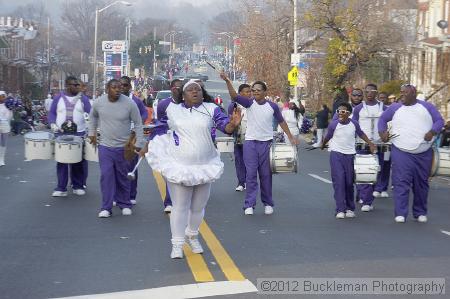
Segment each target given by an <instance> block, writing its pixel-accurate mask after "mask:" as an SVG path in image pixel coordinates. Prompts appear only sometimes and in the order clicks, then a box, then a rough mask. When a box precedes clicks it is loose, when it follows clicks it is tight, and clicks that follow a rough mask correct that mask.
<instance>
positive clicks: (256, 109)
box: [234, 95, 284, 210]
mask: <svg viewBox="0 0 450 299" xmlns="http://www.w3.org/2000/svg"><path fill="white" fill-rule="evenodd" d="M234 100H235V101H236V102H237V103H239V104H240V105H242V106H244V107H245V108H246V109H247V131H246V133H245V142H244V162H245V169H246V171H247V177H246V185H247V192H246V194H245V202H244V210H245V209H246V208H254V207H255V205H256V196H257V194H258V180H257V175H259V181H260V183H261V186H260V188H261V201H262V202H263V204H264V206H272V207H273V206H274V203H273V200H272V172H271V170H270V147H271V145H272V139H273V127H272V123H273V119H275V120H276V122H277V123H278V124H280V123H282V122H283V121H284V119H283V116H282V115H281V111H280V108H279V107H278V105H277V104H275V103H273V102H269V101H263V102H261V103H258V102H257V101H256V100H255V99H254V98H246V97H243V96H240V95H238V96H237V97H236V99H234Z"/></svg>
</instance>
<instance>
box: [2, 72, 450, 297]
mask: <svg viewBox="0 0 450 299" xmlns="http://www.w3.org/2000/svg"><path fill="white" fill-rule="evenodd" d="M213 79H214V78H213ZM215 79H217V78H215ZM207 88H208V89H214V90H219V92H222V91H223V90H224V89H225V85H224V84H223V82H220V81H214V80H213V81H211V82H208V83H207ZM220 90H222V91H220ZM306 147H308V145H306V143H305V142H303V143H302V145H301V148H300V151H299V165H300V167H299V173H297V174H278V175H274V177H273V195H274V200H275V213H274V214H273V215H270V216H267V215H264V213H263V210H264V209H263V206H262V204H261V203H260V202H258V205H257V208H256V210H255V215H253V216H245V215H244V214H243V210H242V206H243V199H244V193H239V192H236V191H234V188H235V187H236V176H235V172H234V164H233V162H232V161H231V158H230V156H229V155H222V160H223V161H224V162H225V171H224V174H223V176H222V177H221V179H220V180H218V181H217V182H215V183H214V184H213V187H212V194H211V198H210V201H209V203H208V206H207V209H206V215H205V221H206V223H204V224H203V225H202V228H201V235H202V237H201V241H202V243H203V244H204V248H205V253H204V254H203V255H202V256H198V255H196V256H192V254H190V255H189V252H188V251H187V252H188V255H189V257H188V258H185V259H183V260H172V259H170V257H169V254H170V250H171V245H170V229H169V218H168V216H167V215H165V214H164V213H163V212H162V210H163V205H162V200H161V193H160V190H159V189H158V183H161V180H160V178H159V176H158V175H154V174H153V173H152V171H151V169H150V168H149V166H148V164H146V163H142V164H141V166H140V168H139V171H140V173H139V174H140V177H139V187H138V192H139V193H138V204H137V205H136V206H135V207H134V209H133V215H132V216H122V215H121V214H120V210H119V209H116V210H114V211H113V217H111V218H108V219H99V218H97V214H98V211H99V208H100V203H101V193H100V187H99V168H98V164H97V163H93V162H90V164H89V178H88V187H87V194H86V195H85V196H76V195H74V194H69V196H68V197H66V198H52V197H51V193H52V191H53V188H54V187H55V184H56V183H55V181H56V175H55V173H56V163H55V162H54V161H42V160H39V161H37V160H35V161H30V162H25V161H24V158H23V157H24V156H23V152H24V146H23V137H22V136H14V137H10V139H9V145H8V151H7V155H6V162H7V165H6V166H4V167H1V168H0V202H1V203H2V213H1V216H0V252H1V256H2V258H1V260H0V273H1V275H0V298H5V299H6V298H14V299H16V298H17V299H26V298H62V297H69V296H81V295H88V296H87V297H85V298H101V297H99V296H95V294H104V293H116V295H114V294H111V295H110V296H112V297H102V298H200V297H202V298H203V297H206V296H205V295H202V294H203V293H202V292H200V291H198V292H197V293H196V294H195V292H196V290H200V288H201V285H202V284H205V283H206V285H207V283H208V282H209V283H217V284H220V283H226V282H229V283H231V284H229V285H228V284H225V287H224V288H225V291H224V292H222V293H220V292H219V293H220V294H223V295H224V296H222V297H214V298H298V296H297V295H277V296H268V295H262V294H257V293H256V292H255V290H256V289H255V288H254V286H256V284H257V279H258V278H320V277H323V278H330V277H331V278H376V277H388V278H389V277H390V278H429V277H433V278H445V279H449V278H450V251H449V248H450V217H449V212H450V198H449V192H450V180H449V178H435V179H433V180H432V181H431V188H430V194H429V221H428V223H426V224H421V223H417V222H415V221H413V220H412V219H411V218H412V217H410V218H408V219H407V222H406V223H404V224H396V223H394V214H393V201H392V198H384V199H376V201H375V203H374V207H375V209H374V210H373V211H372V212H370V213H363V212H360V211H359V210H357V213H356V214H357V217H356V218H354V219H344V220H336V219H335V217H334V209H335V204H334V200H333V190H332V186H331V184H330V183H329V181H330V180H331V178H330V172H329V162H328V153H327V152H325V151H320V150H313V151H306V150H305V148H306ZM161 186H162V185H160V187H161ZM69 190H70V189H69ZM161 192H162V193H164V190H161ZM162 195H163V194H162ZM233 281H245V282H248V283H247V284H246V285H245V287H243V291H239V290H238V289H239V287H238V285H237V284H232V282H233ZM192 284H196V285H195V288H196V289H195V290H194V291H192V292H193V293H194V295H192V294H191V295H189V296H188V295H187V293H188V291H187V290H188V288H187V287H185V288H184V291H181V292H184V294H185V296H184V297H182V296H178V297H176V295H175V294H176V293H177V292H180V289H181V288H180V287H176V286H186V285H192ZM249 285H250V286H253V289H252V288H251V287H249ZM170 286H174V288H172V289H168V288H165V289H161V291H162V292H163V294H164V295H155V294H156V293H155V292H153V291H154V290H156V289H157V288H164V287H170ZM208 286H209V285H208ZM234 288H235V289H234ZM139 291H141V292H142V293H139ZM447 291H449V288H448V287H447ZM146 292H147V293H146ZM152 292H153V293H152ZM233 292H235V293H240V294H233ZM219 293H217V294H219ZM139 294H141V297H139ZM143 294H147V295H146V296H144V295H143ZM151 294H153V295H151ZM205 294H213V293H207V292H206V293H205ZM227 294H228V295H227ZM114 296H115V297H114ZM317 297H321V298H322V297H326V298H336V297H339V298H343V296H336V295H328V296H317V295H305V296H302V298H317ZM346 297H351V298H373V297H374V296H367V295H366V296H364V295H360V296H346ZM378 297H381V298H397V297H399V296H395V295H383V296H381V295H380V296H378ZM404 297H407V298H419V297H420V298H424V296H418V295H417V296H414V295H410V296H402V298H404ZM428 297H429V298H448V297H450V296H449V295H442V296H427V297H426V298H428Z"/></svg>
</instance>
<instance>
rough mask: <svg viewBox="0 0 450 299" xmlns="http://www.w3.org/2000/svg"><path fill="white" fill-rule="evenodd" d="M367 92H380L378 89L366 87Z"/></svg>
mask: <svg viewBox="0 0 450 299" xmlns="http://www.w3.org/2000/svg"><path fill="white" fill-rule="evenodd" d="M365 92H378V90H376V89H366V90H365Z"/></svg>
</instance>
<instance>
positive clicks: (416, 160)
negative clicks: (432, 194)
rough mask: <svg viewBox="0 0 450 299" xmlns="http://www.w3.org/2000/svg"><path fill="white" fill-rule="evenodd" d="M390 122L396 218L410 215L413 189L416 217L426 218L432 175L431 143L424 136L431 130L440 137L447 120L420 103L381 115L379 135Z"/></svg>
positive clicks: (393, 107)
mask: <svg viewBox="0 0 450 299" xmlns="http://www.w3.org/2000/svg"><path fill="white" fill-rule="evenodd" d="M389 121H391V125H392V129H391V133H392V134H397V135H398V137H396V138H394V139H392V155H391V158H392V184H393V186H394V202H395V216H403V217H405V218H406V216H407V215H408V199H409V191H410V189H411V188H412V191H413V195H414V200H413V216H414V218H417V217H419V216H422V215H424V216H426V215H427V197H428V189H429V185H428V177H429V175H430V172H431V164H432V159H433V151H432V149H431V145H432V141H425V140H424V136H425V134H426V133H427V132H429V131H430V130H431V131H433V132H435V133H438V132H440V131H441V129H442V127H443V126H444V120H443V118H442V116H441V115H440V114H439V112H438V111H437V109H436V107H434V106H433V104H431V103H428V102H424V101H420V100H417V102H416V103H415V104H413V105H409V106H406V105H403V104H402V103H393V104H392V105H391V106H389V108H388V109H387V110H386V111H385V112H384V113H383V114H382V116H381V118H380V121H379V123H378V131H380V132H385V131H387V123H388V122H389Z"/></svg>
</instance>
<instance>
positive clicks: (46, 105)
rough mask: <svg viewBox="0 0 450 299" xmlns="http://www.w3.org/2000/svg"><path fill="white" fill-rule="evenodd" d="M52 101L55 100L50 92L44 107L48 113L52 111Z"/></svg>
mask: <svg viewBox="0 0 450 299" xmlns="http://www.w3.org/2000/svg"><path fill="white" fill-rule="evenodd" d="M52 102H53V99H52V95H51V94H48V95H47V98H46V99H45V101H44V108H45V111H46V112H47V115H48V113H49V112H50V108H51V107H52Z"/></svg>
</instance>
